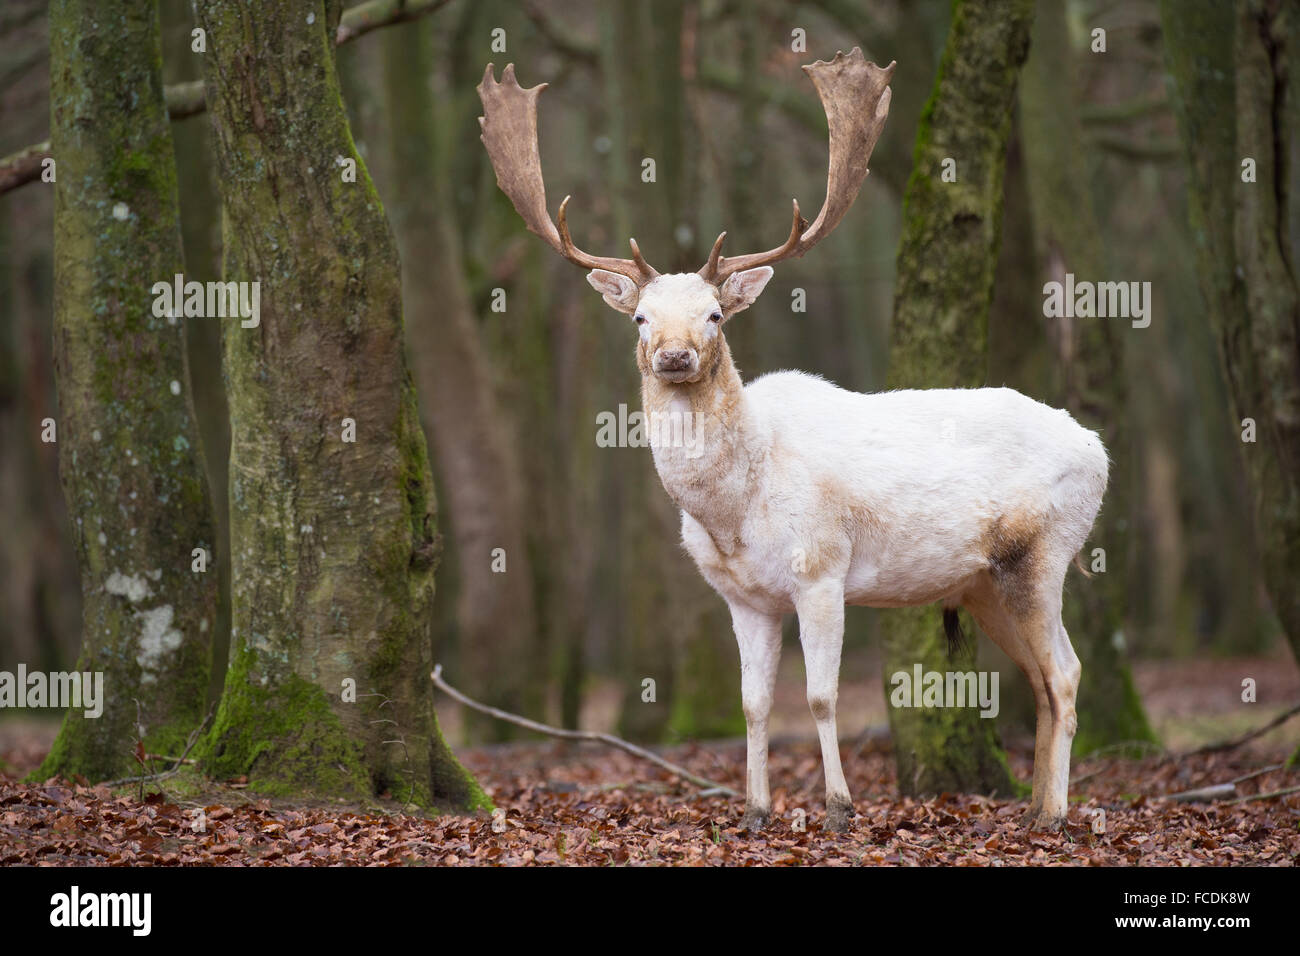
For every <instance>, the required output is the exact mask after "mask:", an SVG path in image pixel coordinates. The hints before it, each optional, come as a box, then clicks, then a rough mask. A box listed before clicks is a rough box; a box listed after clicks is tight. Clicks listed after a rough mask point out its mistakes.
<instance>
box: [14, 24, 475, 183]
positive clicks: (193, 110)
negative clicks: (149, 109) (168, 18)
mask: <svg viewBox="0 0 1300 956" xmlns="http://www.w3.org/2000/svg"><path fill="white" fill-rule="evenodd" d="M449 2H450V0H370V2H369V3H363V4H361V5H359V6H355V7H352V8H350V9H348V10H344V11H343V17H342V19H341V20H340V21H339V28H338V32H337V33H335V34H334V45H335V46H342V45H343V44H344V43H348V42H349V41H351V40H355V39H356V38H357V37H360V36H365V35H366V34H367V33H369V32H370V31H371V30H378V29H379V28H380V27H387V26H392V25H393V24H395V23H406V22H408V21H410V20H415V19H417V18H419V17H422V16H424V15H425V14H428V13H432V12H433V11H434V10H437V9H439V8H440V7H444V6H446V5H447V4H448V3H449ZM163 93H164V94H165V97H166V100H167V115H168V116H169V117H170V118H171V119H173V120H179V119H185V118H186V117H188V116H196V115H197V114H199V113H202V112H204V111H205V110H206V109H207V108H208V104H207V101H206V99H205V97H204V86H203V81H202V80H192V81H191V82H189V83H175V84H173V85H171V86H169V87H167V88H166V89H165V90H164V91H163ZM49 158H50V142H49V140H46V141H45V142H43V143H35V144H33V145H31V146H25V147H23V148H22V149H20V150H19V151H18V152H16V153H12V154H10V155H9V156H6V157H4V159H0V194H3V193H7V192H9V190H11V189H17V188H18V187H19V186H22V185H24V184H26V183H30V182H33V181H34V180H36V179H39V178H40V175H41V170H42V169H43V168H44V162H45V160H47V159H49Z"/></svg>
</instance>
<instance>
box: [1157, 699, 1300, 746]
mask: <svg viewBox="0 0 1300 956" xmlns="http://www.w3.org/2000/svg"><path fill="white" fill-rule="evenodd" d="M1296 714H1300V704H1296V705H1295V706H1294V707H1292V708H1291V709H1290V710H1288V711H1284V712H1283V713H1281V714H1278V715H1277V716H1276V717H1274V718H1273V719H1272V720H1270V721H1269V722H1268V723H1267V724H1265V725H1264V726H1263V727H1260V728H1259V729H1258V730H1252V731H1250V732H1249V733H1246V734H1242V735H1241V736H1240V737H1233V738H1232V739H1231V740H1221V741H1219V742H1218V743H1217V744H1206V745H1205V746H1204V747H1201V748H1199V749H1197V750H1192V751H1189V752H1187V753H1185V754H1182V755H1181V756H1184V757H1199V756H1200V755H1201V754H1213V753H1219V752H1220V751H1222V750H1234V749H1236V748H1237V747H1240V746H1241V745H1242V744H1246V743H1250V741H1252V740H1254V739H1255V738H1256V737H1262V736H1264V735H1265V734H1266V733H1268V732H1269V731H1270V730H1272V729H1273V728H1274V727H1280V726H1281V725H1282V724H1285V723H1286V722H1287V721H1288V720H1290V719H1291V718H1292V717H1294V716H1295V715H1296Z"/></svg>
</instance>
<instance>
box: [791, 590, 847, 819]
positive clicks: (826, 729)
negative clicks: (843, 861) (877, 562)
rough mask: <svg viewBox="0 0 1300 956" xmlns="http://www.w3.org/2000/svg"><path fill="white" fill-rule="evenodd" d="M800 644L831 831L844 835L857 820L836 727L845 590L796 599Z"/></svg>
mask: <svg viewBox="0 0 1300 956" xmlns="http://www.w3.org/2000/svg"><path fill="white" fill-rule="evenodd" d="M795 610H796V611H797V612H798V614H799V641H800V643H802V644H803V657H804V667H805V668H806V669H807V671H808V707H809V709H810V710H811V711H812V715H813V719H814V720H815V721H817V737H818V739H819V740H820V741H821V747H822V766H823V767H824V769H825V772H826V829H827V830H830V831H833V832H843V831H845V830H847V829H848V828H849V819H850V818H851V817H852V816H853V800H852V798H850V797H849V785H848V783H847V782H846V781H845V779H844V769H843V768H842V767H841V766H840V738H839V732H838V730H837V728H836V724H835V703H836V700H837V699H838V697H839V684H840V649H841V647H842V646H843V644H844V585H843V583H842V582H840V581H823V582H818V583H816V584H814V585H812V586H810V587H809V588H807V589H806V590H804V592H803V593H802V594H800V595H799V596H798V597H797V598H796V599H795Z"/></svg>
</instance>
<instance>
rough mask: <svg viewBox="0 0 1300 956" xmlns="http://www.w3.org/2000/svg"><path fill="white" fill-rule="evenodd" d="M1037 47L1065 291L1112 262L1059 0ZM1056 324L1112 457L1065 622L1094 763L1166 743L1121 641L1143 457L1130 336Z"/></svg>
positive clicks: (1038, 197) (1074, 380)
mask: <svg viewBox="0 0 1300 956" xmlns="http://www.w3.org/2000/svg"><path fill="white" fill-rule="evenodd" d="M1032 40H1033V45H1032V47H1031V50H1030V54H1029V58H1028V60H1027V61H1026V63H1025V69H1024V77H1023V78H1022V82H1021V89H1020V104H1021V114H1020V120H1021V129H1022V130H1023V132H1024V140H1023V142H1024V157H1025V167H1026V171H1027V174H1028V175H1027V179H1028V184H1029V195H1030V201H1031V204H1032V207H1033V217H1034V231H1035V234H1036V237H1037V246H1038V248H1037V256H1036V258H1037V259H1038V261H1039V262H1041V263H1042V264H1043V267H1044V270H1043V271H1042V272H1038V273H1036V278H1037V282H1035V285H1036V286H1037V287H1038V288H1039V289H1041V288H1042V284H1043V283H1044V282H1045V281H1047V280H1055V281H1058V282H1064V280H1065V273H1066V272H1073V273H1074V274H1075V275H1077V276H1079V277H1080V278H1081V279H1085V280H1089V281H1100V280H1101V279H1103V278H1104V276H1103V271H1104V270H1105V268H1106V266H1107V265H1108V263H1106V262H1105V256H1104V254H1103V252H1102V249H1101V246H1100V241H1099V239H1098V237H1099V235H1100V230H1099V229H1098V227H1097V221H1096V217H1095V216H1094V214H1093V205H1092V197H1091V195H1090V194H1089V192H1088V183H1089V181H1090V177H1089V170H1088V168H1087V165H1086V163H1085V157H1086V149H1085V147H1084V143H1083V137H1082V135H1081V133H1080V129H1079V120H1078V117H1077V115H1076V112H1075V108H1074V95H1073V82H1072V80H1073V76H1072V73H1071V55H1070V43H1069V34H1068V28H1067V24H1066V20H1065V9H1064V7H1063V6H1062V5H1061V4H1060V3H1059V2H1058V0H1038V4H1037V15H1036V18H1035V22H1034V28H1033V35H1032ZM1041 308H1042V300H1041V298H1039V299H1038V309H1039V312H1038V316H1034V317H1031V316H1024V315H1022V316H1018V317H1017V318H1018V319H1019V321H1020V322H1022V323H1030V322H1034V321H1038V322H1041V321H1042V319H1041V314H1042V313H1041ZM1058 321H1059V322H1060V326H1059V328H1058V329H1057V330H1055V331H1056V335H1055V336H1054V337H1053V338H1054V341H1056V342H1057V343H1058V345H1059V346H1060V347H1059V348H1058V354H1059V358H1060V366H1061V368H1062V371H1063V373H1064V375H1065V380H1066V386H1065V388H1064V390H1063V391H1064V394H1063V395H1061V396H1059V397H1058V398H1059V399H1060V400H1062V401H1063V402H1064V404H1065V406H1066V407H1067V408H1069V410H1070V411H1071V412H1072V413H1073V414H1074V416H1075V417H1076V418H1078V419H1079V420H1080V422H1082V423H1083V424H1084V425H1086V426H1087V427H1089V428H1095V429H1098V430H1100V432H1101V434H1102V439H1103V441H1104V442H1105V444H1106V448H1107V451H1108V452H1109V453H1110V457H1111V480H1110V487H1109V488H1108V489H1107V493H1106V504H1105V507H1104V508H1103V509H1102V512H1101V517H1100V518H1099V519H1098V521H1097V525H1096V527H1095V528H1094V529H1093V531H1092V537H1091V538H1090V539H1089V545H1088V548H1089V550H1090V549H1091V548H1092V547H1101V548H1103V549H1104V551H1105V552H1106V570H1105V573H1098V574H1096V575H1095V576H1094V577H1093V578H1092V579H1091V580H1083V579H1082V578H1076V579H1075V585H1074V587H1072V588H1071V589H1070V590H1071V593H1070V595H1069V598H1070V599H1067V600H1066V602H1065V606H1064V609H1063V613H1062V617H1063V620H1064V623H1065V626H1066V631H1067V632H1068V633H1069V635H1070V639H1071V641H1072V642H1073V644H1074V647H1075V649H1076V651H1077V652H1078V654H1079V660H1080V662H1081V664H1082V666H1083V676H1082V678H1081V679H1080V683H1079V698H1078V703H1077V705H1076V710H1077V712H1078V717H1079V727H1078V732H1077V733H1076V735H1075V738H1074V745H1073V746H1074V751H1075V753H1078V754H1087V753H1090V752H1092V751H1094V750H1096V749H1097V748H1098V747H1103V746H1106V745H1111V744H1120V743H1135V742H1136V743H1148V742H1149V743H1155V742H1156V737H1155V734H1154V733H1153V732H1152V730H1151V726H1150V724H1149V723H1148V722H1147V718H1146V712H1145V711H1144V710H1143V709H1142V702H1141V700H1140V699H1139V698H1138V695H1137V689H1136V688H1135V687H1134V685H1133V677H1132V674H1131V673H1130V671H1129V667H1128V662H1127V660H1126V658H1125V654H1124V650H1123V647H1124V645H1123V641H1122V638H1123V635H1124V634H1125V633H1126V630H1127V632H1128V633H1131V632H1132V628H1131V627H1130V628H1126V627H1125V624H1126V620H1125V611H1126V609H1127V608H1129V607H1130V602H1128V601H1127V600H1126V596H1127V595H1128V593H1129V589H1130V588H1131V587H1132V586H1133V576H1132V575H1131V574H1130V573H1129V571H1130V563H1131V556H1132V554H1133V548H1132V547H1131V545H1130V543H1129V539H1130V534H1129V533H1128V532H1129V529H1132V528H1135V527H1136V526H1137V522H1136V521H1135V520H1134V519H1133V516H1132V514H1131V511H1132V506H1131V502H1132V498H1133V496H1132V488H1131V475H1132V474H1133V470H1134V467H1133V466H1134V458H1135V455H1134V449H1133V448H1132V447H1131V442H1132V440H1133V439H1132V432H1131V430H1130V428H1129V427H1128V422H1129V420H1130V418H1131V416H1130V415H1129V414H1127V412H1128V396H1127V391H1128V389H1127V377H1126V376H1125V374H1124V343H1123V339H1122V337H1123V336H1124V335H1125V334H1126V331H1125V330H1124V329H1123V328H1121V327H1119V326H1117V325H1116V324H1115V322H1114V321H1113V320H1111V319H1100V318H1091V319H1089V318H1085V319H1060V320H1058ZM1130 331H1131V330H1130ZM1135 334H1138V335H1142V334H1144V333H1143V332H1142V331H1140V330H1139V331H1137V332H1136V333H1135ZM1086 557H1087V555H1085V558H1086ZM1072 573H1073V572H1072Z"/></svg>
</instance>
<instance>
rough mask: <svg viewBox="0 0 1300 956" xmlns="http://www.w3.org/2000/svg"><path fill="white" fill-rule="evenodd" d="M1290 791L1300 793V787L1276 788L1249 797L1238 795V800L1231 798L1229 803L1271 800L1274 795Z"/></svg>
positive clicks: (1284, 794) (1283, 794)
mask: <svg viewBox="0 0 1300 956" xmlns="http://www.w3.org/2000/svg"><path fill="white" fill-rule="evenodd" d="M1288 793H1300V787H1287V788H1286V789H1284V790H1274V791H1272V792H1271V793H1256V794H1252V795H1251V796H1249V797H1238V798H1237V799H1236V800H1229V801H1228V803H1246V802H1247V801H1250V800H1271V799H1272V798H1273V797H1285V796H1286V795H1287V794H1288Z"/></svg>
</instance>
